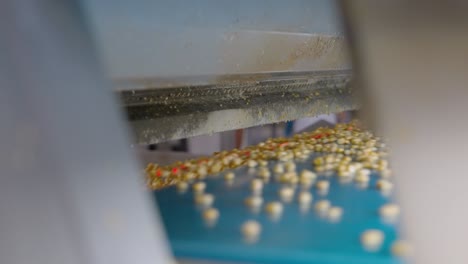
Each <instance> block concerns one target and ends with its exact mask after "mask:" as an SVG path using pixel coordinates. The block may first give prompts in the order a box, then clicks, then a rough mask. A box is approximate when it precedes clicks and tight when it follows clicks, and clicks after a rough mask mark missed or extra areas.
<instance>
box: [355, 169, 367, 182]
mask: <svg viewBox="0 0 468 264" xmlns="http://www.w3.org/2000/svg"><path fill="white" fill-rule="evenodd" d="M369 174H370V171H369V170H368V169H360V170H358V171H357V173H356V176H355V177H354V180H355V181H356V182H359V183H368V182H369V180H370V177H369Z"/></svg>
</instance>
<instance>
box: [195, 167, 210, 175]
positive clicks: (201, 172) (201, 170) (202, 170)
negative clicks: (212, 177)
mask: <svg viewBox="0 0 468 264" xmlns="http://www.w3.org/2000/svg"><path fill="white" fill-rule="evenodd" d="M197 173H198V175H199V176H200V177H205V176H206V174H208V169H207V168H206V166H204V165H201V166H200V167H198V169H197Z"/></svg>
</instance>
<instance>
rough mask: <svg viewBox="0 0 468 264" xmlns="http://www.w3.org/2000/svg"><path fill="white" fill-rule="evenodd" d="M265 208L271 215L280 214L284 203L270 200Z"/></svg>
mask: <svg viewBox="0 0 468 264" xmlns="http://www.w3.org/2000/svg"><path fill="white" fill-rule="evenodd" d="M265 210H266V212H267V213H268V214H269V215H270V216H279V215H281V213H283V205H282V204H281V203H280V202H270V203H268V204H267V205H266V206H265Z"/></svg>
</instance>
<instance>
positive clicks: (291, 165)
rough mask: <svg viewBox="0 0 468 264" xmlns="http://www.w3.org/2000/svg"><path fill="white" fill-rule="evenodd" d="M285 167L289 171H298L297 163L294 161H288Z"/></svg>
mask: <svg viewBox="0 0 468 264" xmlns="http://www.w3.org/2000/svg"><path fill="white" fill-rule="evenodd" d="M285 168H286V171H287V172H294V171H296V163H294V162H292V161H288V162H286V164H285Z"/></svg>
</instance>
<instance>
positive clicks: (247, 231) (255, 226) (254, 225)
mask: <svg viewBox="0 0 468 264" xmlns="http://www.w3.org/2000/svg"><path fill="white" fill-rule="evenodd" d="M241 232H242V234H243V235H244V236H245V237H247V238H252V237H258V236H259V235H260V233H261V232H262V226H261V225H260V224H259V223H258V222H257V221H253V220H249V221H247V222H245V223H244V224H243V225H242V227H241Z"/></svg>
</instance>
